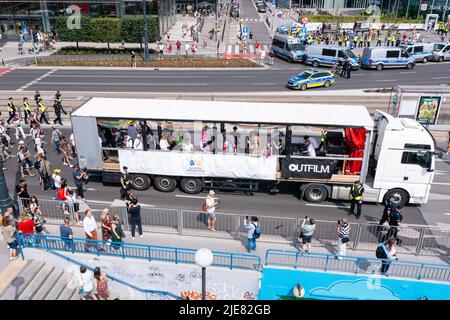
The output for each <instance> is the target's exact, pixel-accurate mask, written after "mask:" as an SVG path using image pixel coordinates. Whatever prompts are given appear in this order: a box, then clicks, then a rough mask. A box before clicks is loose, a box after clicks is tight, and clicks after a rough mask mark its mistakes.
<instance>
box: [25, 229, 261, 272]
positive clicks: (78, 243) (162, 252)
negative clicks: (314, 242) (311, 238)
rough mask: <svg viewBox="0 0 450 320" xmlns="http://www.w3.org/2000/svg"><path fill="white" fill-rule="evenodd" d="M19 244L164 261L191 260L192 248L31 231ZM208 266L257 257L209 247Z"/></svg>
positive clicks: (252, 264)
mask: <svg viewBox="0 0 450 320" xmlns="http://www.w3.org/2000/svg"><path fill="white" fill-rule="evenodd" d="M18 241H19V246H20V247H21V248H26V247H34V248H40V249H45V250H53V251H63V252H71V253H91V254H96V255H98V256H115V257H121V258H123V259H125V258H136V259H146V260H148V261H165V262H174V263H176V264H178V263H189V264H195V260H194V255H195V252H196V251H197V250H196V249H187V248H176V247H163V246H153V245H147V244H134V243H127V242H118V243H115V242H110V243H108V242H106V243H105V242H103V241H101V240H86V239H81V238H73V239H64V238H62V237H60V236H54V235H44V234H33V235H24V236H19V237H18ZM212 253H213V256H214V260H213V263H212V266H215V267H225V268H229V269H231V270H232V269H247V270H259V269H260V267H261V258H260V257H259V256H256V255H252V254H243V253H231V252H222V251H212Z"/></svg>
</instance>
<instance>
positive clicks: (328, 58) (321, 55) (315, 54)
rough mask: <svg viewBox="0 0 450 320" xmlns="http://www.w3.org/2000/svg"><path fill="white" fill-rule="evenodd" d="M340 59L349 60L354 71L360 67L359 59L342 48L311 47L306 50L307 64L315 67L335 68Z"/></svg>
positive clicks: (350, 51)
mask: <svg viewBox="0 0 450 320" xmlns="http://www.w3.org/2000/svg"><path fill="white" fill-rule="evenodd" d="M339 59H346V60H347V59H349V60H350V63H351V64H352V69H355V70H356V69H358V68H359V66H360V61H359V58H358V57H357V56H356V55H355V54H354V53H353V51H352V50H350V49H348V48H345V47H340V46H327V45H311V46H309V47H308V48H307V49H306V58H305V63H307V64H312V65H313V67H319V66H333V65H334V64H336V62H337V61H338V60H339Z"/></svg>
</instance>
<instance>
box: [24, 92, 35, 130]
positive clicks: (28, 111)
mask: <svg viewBox="0 0 450 320" xmlns="http://www.w3.org/2000/svg"><path fill="white" fill-rule="evenodd" d="M23 115H24V121H25V124H28V120H29V119H31V118H32V117H33V116H32V115H31V106H30V104H29V103H28V98H27V97H24V98H23Z"/></svg>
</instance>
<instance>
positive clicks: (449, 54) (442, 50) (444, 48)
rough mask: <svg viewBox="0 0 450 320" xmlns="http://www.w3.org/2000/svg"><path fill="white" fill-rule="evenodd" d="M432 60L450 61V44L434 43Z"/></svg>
mask: <svg viewBox="0 0 450 320" xmlns="http://www.w3.org/2000/svg"><path fill="white" fill-rule="evenodd" d="M432 59H433V61H438V62H443V61H445V60H450V43H436V44H435V45H434V50H433V55H432Z"/></svg>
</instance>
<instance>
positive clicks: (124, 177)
mask: <svg viewBox="0 0 450 320" xmlns="http://www.w3.org/2000/svg"><path fill="white" fill-rule="evenodd" d="M120 184H121V185H122V187H121V188H120V199H122V200H124V199H125V198H126V196H127V192H128V191H129V190H131V177H130V174H129V173H128V167H123V173H122V174H121V177H120Z"/></svg>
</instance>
